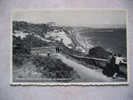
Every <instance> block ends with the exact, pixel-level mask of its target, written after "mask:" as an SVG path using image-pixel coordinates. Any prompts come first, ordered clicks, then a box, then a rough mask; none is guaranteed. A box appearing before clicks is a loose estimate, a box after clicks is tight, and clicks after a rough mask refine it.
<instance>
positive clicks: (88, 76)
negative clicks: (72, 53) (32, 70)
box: [57, 54, 112, 82]
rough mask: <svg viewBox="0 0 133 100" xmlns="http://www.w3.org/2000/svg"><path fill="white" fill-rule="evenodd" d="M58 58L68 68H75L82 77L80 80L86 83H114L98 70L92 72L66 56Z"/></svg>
mask: <svg viewBox="0 0 133 100" xmlns="http://www.w3.org/2000/svg"><path fill="white" fill-rule="evenodd" d="M57 57H58V58H59V59H61V60H62V61H63V62H64V63H65V64H67V65H68V66H70V67H72V68H74V70H75V71H76V72H77V73H78V74H79V75H80V78H81V80H82V81H85V82H111V81H112V79H111V78H108V77H106V76H105V75H103V74H102V73H101V72H99V71H98V70H92V69H89V68H86V67H85V66H84V65H82V64H79V63H77V62H75V61H73V60H71V59H68V58H66V57H65V56H64V55H61V54H58V55H57Z"/></svg>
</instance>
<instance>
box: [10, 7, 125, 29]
mask: <svg viewBox="0 0 133 100" xmlns="http://www.w3.org/2000/svg"><path fill="white" fill-rule="evenodd" d="M12 19H13V20H15V21H27V22H30V23H48V22H56V23H57V24H59V25H70V26H89V27H99V26H102V27H106V26H113V25H125V24H126V11H124V10H96V9H92V10H91V9H90V10H88V9H86V10H85V9H84V10H83V9H81V10H80V9H77V10H70V9H65V10H20V11H19V10H18V11H15V12H14V13H13V16H12Z"/></svg>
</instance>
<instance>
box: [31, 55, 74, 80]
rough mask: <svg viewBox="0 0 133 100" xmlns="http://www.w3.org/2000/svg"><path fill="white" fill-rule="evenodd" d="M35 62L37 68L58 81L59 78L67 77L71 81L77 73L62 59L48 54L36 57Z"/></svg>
mask: <svg viewBox="0 0 133 100" xmlns="http://www.w3.org/2000/svg"><path fill="white" fill-rule="evenodd" d="M33 64H35V65H36V67H37V70H38V71H39V72H41V73H43V75H44V76H46V77H48V78H53V79H57V81H58V79H66V80H67V81H70V80H71V79H72V78H73V76H74V74H75V72H74V70H73V68H71V67H69V66H67V65H66V64H64V63H63V62H62V61H61V60H59V59H56V58H52V57H48V56H46V57H41V56H36V57H34V58H33ZM63 81H64V80H63Z"/></svg>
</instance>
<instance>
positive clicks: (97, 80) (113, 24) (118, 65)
mask: <svg viewBox="0 0 133 100" xmlns="http://www.w3.org/2000/svg"><path fill="white" fill-rule="evenodd" d="M11 41H12V42H11V66H10V67H11V84H22V85H32V84H33V85H36V84H37V85H104V84H107V85H115V84H128V78H129V77H128V74H129V73H128V60H127V58H128V57H127V56H128V55H127V52H128V50H127V11H126V10H117V9H43V10H15V11H13V12H12V15H11Z"/></svg>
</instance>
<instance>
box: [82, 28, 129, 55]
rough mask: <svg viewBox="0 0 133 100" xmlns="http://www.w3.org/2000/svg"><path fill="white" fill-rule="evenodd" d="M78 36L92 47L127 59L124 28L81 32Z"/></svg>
mask: <svg viewBox="0 0 133 100" xmlns="http://www.w3.org/2000/svg"><path fill="white" fill-rule="evenodd" d="M80 36H81V37H82V39H87V41H88V44H89V45H92V46H93V47H95V46H101V47H103V48H104V49H106V50H108V51H110V52H113V53H114V54H116V55H118V54H120V55H121V56H123V57H127V38H126V37H127V35H126V28H118V29H117V28H114V29H113V28H110V29H104V28H103V29H91V30H90V29H88V30H82V31H80Z"/></svg>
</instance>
